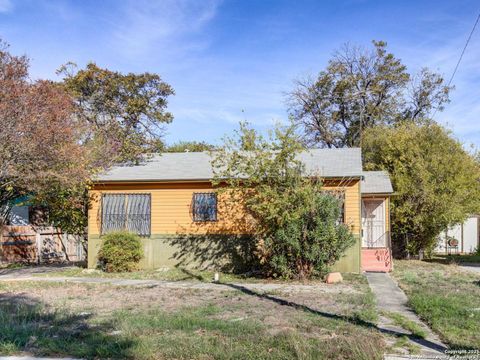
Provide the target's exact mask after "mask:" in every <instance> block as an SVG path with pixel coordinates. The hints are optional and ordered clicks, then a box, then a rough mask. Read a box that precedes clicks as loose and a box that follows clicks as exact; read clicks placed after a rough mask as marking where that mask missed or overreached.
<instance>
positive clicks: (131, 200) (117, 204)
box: [101, 194, 151, 236]
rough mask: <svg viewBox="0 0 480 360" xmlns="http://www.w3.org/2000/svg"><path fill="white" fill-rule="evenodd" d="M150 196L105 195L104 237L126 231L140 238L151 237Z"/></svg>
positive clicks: (103, 208) (103, 214) (103, 197)
mask: <svg viewBox="0 0 480 360" xmlns="http://www.w3.org/2000/svg"><path fill="white" fill-rule="evenodd" d="M150 229H151V195H150V194H103V195H102V231H101V233H102V235H103V234H106V233H109V232H112V231H120V230H125V231H128V232H131V233H134V234H137V235H140V236H150Z"/></svg>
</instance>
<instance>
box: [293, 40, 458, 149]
mask: <svg viewBox="0 0 480 360" xmlns="http://www.w3.org/2000/svg"><path fill="white" fill-rule="evenodd" d="M295 83H296V86H295V88H294V89H293V90H292V91H291V92H290V93H289V94H288V95H287V101H288V104H289V108H290V112H291V114H292V116H293V117H294V119H295V121H296V123H297V124H299V125H300V126H301V127H302V129H303V132H304V134H305V137H304V141H305V143H306V144H307V145H310V146H322V147H329V148H332V147H345V146H348V147H352V146H359V145H360V144H361V136H362V135H361V133H362V129H367V128H371V127H374V126H377V125H394V124H398V123H401V122H403V121H413V122H416V123H421V122H422V121H423V119H425V118H427V117H428V116H429V115H431V113H432V112H433V111H437V110H438V111H441V110H443V106H444V104H445V103H447V102H448V101H449V91H450V88H449V87H448V86H446V85H445V82H444V79H443V77H442V76H441V75H439V74H436V73H434V72H432V71H430V70H428V69H427V68H423V69H422V70H421V71H420V72H419V73H418V74H416V75H411V74H410V73H408V72H407V67H406V66H405V65H404V64H403V63H402V62H401V60H400V59H398V58H397V57H395V56H394V55H393V54H392V53H389V52H388V51H387V43H386V42H383V41H374V42H373V49H364V48H361V47H358V46H351V45H348V44H347V45H345V46H344V47H343V48H342V49H340V50H339V51H337V52H336V53H335V54H334V56H333V58H332V59H331V60H330V61H329V63H328V66H327V68H326V69H325V70H323V71H321V72H320V73H319V74H318V76H317V77H315V78H306V79H299V80H296V82H295Z"/></svg>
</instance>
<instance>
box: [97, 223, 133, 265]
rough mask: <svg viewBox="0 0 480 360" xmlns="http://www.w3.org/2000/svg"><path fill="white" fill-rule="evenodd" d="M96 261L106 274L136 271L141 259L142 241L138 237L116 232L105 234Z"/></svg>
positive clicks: (124, 232)
mask: <svg viewBox="0 0 480 360" xmlns="http://www.w3.org/2000/svg"><path fill="white" fill-rule="evenodd" d="M102 240H103V241H102V246H101V248H100V251H99V253H98V259H99V260H100V262H101V263H102V264H103V268H104V270H105V271H107V272H124V271H134V270H137V269H138V263H139V262H140V260H141V259H142V257H143V247H142V241H141V239H140V237H139V236H137V235H135V234H132V233H129V232H126V231H118V232H112V233H109V234H106V235H105V236H103V239H102Z"/></svg>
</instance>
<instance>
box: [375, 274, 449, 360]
mask: <svg viewBox="0 0 480 360" xmlns="http://www.w3.org/2000/svg"><path fill="white" fill-rule="evenodd" d="M366 276H367V280H368V284H369V285H370V288H371V289H372V291H373V293H374V294H375V297H376V299H377V307H378V309H379V310H380V311H383V312H385V313H398V314H400V315H402V316H404V317H406V318H407V319H409V320H411V321H413V322H415V323H417V324H418V325H419V326H420V327H422V328H423V329H424V331H425V333H426V334H427V336H426V338H425V339H421V338H417V337H414V336H411V333H410V332H409V331H407V330H405V329H403V328H401V327H399V326H397V325H395V324H394V323H393V321H392V320H391V319H389V318H388V317H386V316H383V315H381V316H380V318H379V324H378V328H379V329H381V330H385V331H387V332H395V333H400V334H405V335H406V336H407V337H408V338H409V341H410V342H411V343H413V344H414V345H417V346H419V347H420V351H421V354H420V355H421V357H418V355H416V357H415V358H416V359H432V358H433V359H444V358H445V359H448V356H446V355H445V350H447V347H446V346H445V345H444V344H443V343H442V342H441V341H440V339H439V338H438V337H437V336H436V335H435V334H434V333H432V331H431V330H430V328H429V327H428V326H427V325H425V324H424V323H423V322H422V321H421V320H420V319H419V318H418V317H417V315H416V314H415V313H414V312H413V311H412V310H411V309H410V308H408V306H407V302H408V299H407V296H406V295H405V293H404V292H403V291H402V290H401V289H400V288H399V287H398V286H397V284H396V283H395V282H394V281H393V279H392V278H391V277H390V275H389V274H388V273H368V272H367V273H366ZM399 358H402V357H401V356H400V357H399V356H398V355H387V356H385V359H399ZM407 358H408V357H407Z"/></svg>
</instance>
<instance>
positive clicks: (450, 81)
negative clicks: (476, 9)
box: [447, 14, 480, 86]
mask: <svg viewBox="0 0 480 360" xmlns="http://www.w3.org/2000/svg"><path fill="white" fill-rule="evenodd" d="M479 20H480V14H478V16H477V20H476V21H475V24H474V25H473V28H472V31H471V32H470V35H468V39H467V42H466V43H465V46H464V47H463V50H462V53H461V54H460V57H459V58H458V61H457V65H455V69H454V70H453V73H452V76H451V77H450V80H449V81H448V85H447V86H450V84H451V83H452V81H453V77H454V76H455V74H456V73H457V70H458V66H459V65H460V62H461V61H462V58H463V54H465V50H467V46H468V43H469V42H470V39H471V38H472V35H473V33H474V32H475V28H476V27H477V24H478V21H479Z"/></svg>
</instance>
